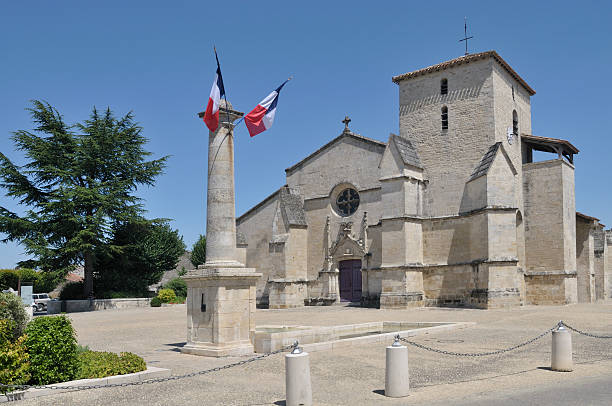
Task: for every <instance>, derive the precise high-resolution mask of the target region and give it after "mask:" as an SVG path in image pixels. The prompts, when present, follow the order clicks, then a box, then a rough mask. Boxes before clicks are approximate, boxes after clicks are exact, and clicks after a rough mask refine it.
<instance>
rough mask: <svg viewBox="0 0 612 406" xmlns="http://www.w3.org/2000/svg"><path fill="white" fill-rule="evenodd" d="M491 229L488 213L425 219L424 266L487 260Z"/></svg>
mask: <svg viewBox="0 0 612 406" xmlns="http://www.w3.org/2000/svg"><path fill="white" fill-rule="evenodd" d="M487 227H488V223H487V216H486V213H485V212H484V211H481V212H478V213H474V214H472V215H466V216H451V217H445V218H437V219H436V218H434V219H425V220H423V263H424V264H428V265H438V264H440V265H446V264H458V263H465V262H471V261H474V260H477V259H484V258H487V256H488V247H487V239H488V230H487Z"/></svg>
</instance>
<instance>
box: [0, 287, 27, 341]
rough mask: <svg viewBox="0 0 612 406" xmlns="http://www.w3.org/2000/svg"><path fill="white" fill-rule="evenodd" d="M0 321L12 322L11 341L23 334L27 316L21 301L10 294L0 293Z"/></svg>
mask: <svg viewBox="0 0 612 406" xmlns="http://www.w3.org/2000/svg"><path fill="white" fill-rule="evenodd" d="M0 319H7V320H10V321H12V322H13V323H12V324H11V326H12V331H13V337H12V339H13V340H16V339H17V338H18V337H19V336H20V335H22V334H23V330H24V329H25V326H26V324H27V322H28V314H27V313H26V311H25V308H24V306H23V301H22V300H21V298H20V297H19V296H17V295H14V294H12V293H2V292H0Z"/></svg>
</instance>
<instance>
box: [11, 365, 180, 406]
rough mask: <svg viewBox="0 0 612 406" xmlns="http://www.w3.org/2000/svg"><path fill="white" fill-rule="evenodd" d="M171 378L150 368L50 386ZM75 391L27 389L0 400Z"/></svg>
mask: <svg viewBox="0 0 612 406" xmlns="http://www.w3.org/2000/svg"><path fill="white" fill-rule="evenodd" d="M169 376H170V370H169V369H166V368H157V367H148V368H147V369H146V370H144V371H141V372H135V373H133V374H125V375H113V376H107V377H106V378H95V379H79V380H76V381H68V382H62V383H57V384H50V385H52V386H55V387H58V388H61V387H62V386H87V385H110V384H121V383H132V382H142V381H145V380H148V379H157V378H167V377H169ZM74 390H75V389H44V388H43V389H35V388H32V389H26V390H23V391H15V392H11V393H7V394H5V395H4V397H2V398H0V403H5V402H12V401H17V400H24V399H34V398H38V397H41V396H48V395H53V394H56V393H64V392H71V391H74Z"/></svg>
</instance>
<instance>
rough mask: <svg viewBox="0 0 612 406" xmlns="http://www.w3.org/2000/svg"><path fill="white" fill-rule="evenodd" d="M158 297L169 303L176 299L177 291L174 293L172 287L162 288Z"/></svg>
mask: <svg viewBox="0 0 612 406" xmlns="http://www.w3.org/2000/svg"><path fill="white" fill-rule="evenodd" d="M157 297H158V298H159V300H161V301H162V303H168V302H172V301H173V300H176V293H174V291H173V290H172V289H161V290H160V291H159V293H158V294H157Z"/></svg>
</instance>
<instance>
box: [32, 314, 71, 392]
mask: <svg viewBox="0 0 612 406" xmlns="http://www.w3.org/2000/svg"><path fill="white" fill-rule="evenodd" d="M25 331H26V336H27V338H26V341H25V345H26V348H27V349H28V353H29V354H30V371H31V374H32V383H34V384H37V385H47V384H50V383H58V382H65V381H70V380H72V379H74V378H75V377H76V376H77V374H78V371H79V361H78V358H77V341H76V334H75V332H74V329H73V328H72V324H71V323H70V320H69V319H68V318H67V317H66V316H53V317H37V318H35V319H34V320H32V321H31V322H30V323H28V325H27V327H26V330H25Z"/></svg>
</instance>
